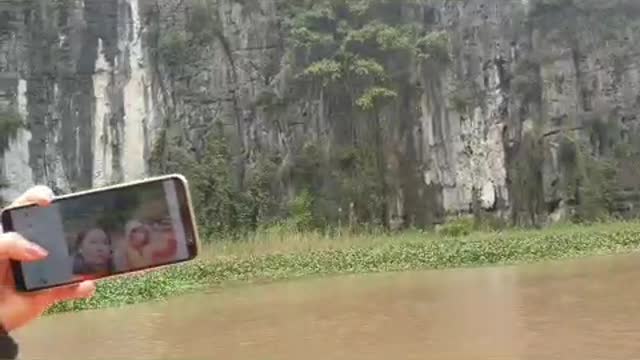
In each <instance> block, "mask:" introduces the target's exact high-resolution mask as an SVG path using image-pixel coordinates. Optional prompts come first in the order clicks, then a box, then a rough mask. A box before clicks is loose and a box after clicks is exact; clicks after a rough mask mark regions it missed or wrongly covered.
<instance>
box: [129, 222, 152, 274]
mask: <svg viewBox="0 0 640 360" xmlns="http://www.w3.org/2000/svg"><path fill="white" fill-rule="evenodd" d="M124 241H125V247H126V250H125V256H126V266H127V268H128V269H130V270H131V269H144V268H147V267H149V266H151V265H152V253H151V247H150V245H151V229H150V228H149V226H147V225H146V224H144V223H142V222H141V221H139V220H131V221H129V222H128V223H127V225H126V228H125V239H124Z"/></svg>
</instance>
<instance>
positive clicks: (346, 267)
mask: <svg viewBox="0 0 640 360" xmlns="http://www.w3.org/2000/svg"><path fill="white" fill-rule="evenodd" d="M301 236H302V237H303V238H304V236H305V235H304V234H302V235H300V234H298V233H292V232H289V233H287V234H285V235H284V236H283V237H279V238H278V240H277V242H278V244H282V243H300V242H303V241H304V239H301ZM347 236H348V235H347ZM333 240H334V241H333V243H334V244H340V243H341V242H345V241H344V240H342V241H341V239H333ZM307 243H308V244H310V247H309V248H307V249H306V250H305V251H288V252H281V251H272V252H270V253H266V254H262V255H257V256H256V255H253V254H248V253H242V254H241V255H239V256H224V257H222V256H220V257H214V258H213V259H209V260H201V261H198V262H195V263H191V264H187V265H184V266H180V267H174V268H170V269H166V270H162V271H158V272H153V273H147V274H144V275H136V276H130V277H126V278H119V279H113V280H109V281H104V282H101V283H100V284H99V285H98V291H97V293H96V295H95V296H94V297H93V298H91V299H89V300H81V301H74V302H64V303H60V304H57V305H55V306H54V307H53V308H51V309H50V310H49V311H48V314H55V313H62V312H69V311H82V310H89V309H100V308H108V307H114V306H121V305H127V304H135V303H141V302H146V301H152V300H161V299H165V298H167V297H169V296H174V295H179V294H184V293H188V292H194V291H201V290H203V289H207V288H211V287H214V286H226V285H230V284H234V283H238V282H240V283H255V282H256V281H276V280H285V279H294V278H300V277H309V276H317V275H335V274H353V273H360V274H364V273H375V272H389V271H409V270H426V269H443V268H454V267H463V266H483V265H498V264H515V263H524V262H533V261H543V260H557V259H568V258H576V257H581V256H587V255H594V254H616V253H624V252H630V251H634V250H636V249H637V248H638V246H640V226H639V225H638V224H621V223H614V224H610V225H597V226H590V227H589V226H587V227H585V226H573V227H562V228H557V229H550V230H544V231H515V232H514V231H512V232H502V233H487V234H479V233H474V234H471V235H470V236H462V237H457V238H451V237H434V236H430V235H429V234H425V233H420V232H407V233H402V234H394V235H371V236H367V237H363V238H358V239H354V240H353V242H352V244H354V245H351V246H346V245H345V246H340V247H338V246H331V247H328V248H320V247H319V246H313V245H312V244H314V243H315V244H317V243H318V242H317V241H308V242H307ZM348 243H349V242H347V244H348Z"/></svg>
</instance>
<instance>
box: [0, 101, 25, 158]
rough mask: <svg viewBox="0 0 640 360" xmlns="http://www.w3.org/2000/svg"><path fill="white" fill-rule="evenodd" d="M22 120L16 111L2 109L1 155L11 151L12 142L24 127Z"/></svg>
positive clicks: (0, 124)
mask: <svg viewBox="0 0 640 360" xmlns="http://www.w3.org/2000/svg"><path fill="white" fill-rule="evenodd" d="M23 126H24V125H23V123H22V118H21V117H20V115H19V114H18V113H16V112H14V111H11V110H7V109H0V153H4V152H5V151H7V150H8V149H9V146H10V144H11V141H12V140H13V139H15V137H16V136H17V135H18V131H19V130H20V129H21V128H22V127H23Z"/></svg>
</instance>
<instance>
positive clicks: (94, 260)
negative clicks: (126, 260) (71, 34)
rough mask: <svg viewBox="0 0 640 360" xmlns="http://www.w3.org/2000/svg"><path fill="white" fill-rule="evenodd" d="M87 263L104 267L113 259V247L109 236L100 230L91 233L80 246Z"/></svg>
mask: <svg viewBox="0 0 640 360" xmlns="http://www.w3.org/2000/svg"><path fill="white" fill-rule="evenodd" d="M80 251H81V252H82V256H83V257H84V259H85V261H87V262H88V263H91V264H96V265H104V264H107V263H108V262H109V260H110V259H111V247H110V245H109V239H108V237H107V234H105V232H104V231H102V230H100V229H94V230H91V231H89V232H88V233H87V234H86V235H85V237H84V241H83V242H82V244H81V245H80Z"/></svg>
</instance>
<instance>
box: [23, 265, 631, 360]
mask: <svg viewBox="0 0 640 360" xmlns="http://www.w3.org/2000/svg"><path fill="white" fill-rule="evenodd" d="M17 339H18V340H19V341H20V343H21V347H22V355H23V356H22V357H21V358H22V359H47V360H55V359H65V360H70V359H84V360H98V359H100V360H102V359H105V360H106V359H163V360H165V359H166V360H170V359H237V360H269V359H282V360H288V359H292V360H293V359H295V360H301V359H304V360H316V359H317V360H329V359H332V360H333V359H353V360H355V359H367V360H377V359H380V360H382V359H384V360H388V359H451V360H461V359H580V360H586V359H607V360H613V359H640V256H639V255H632V256H617V257H602V258H590V259H582V260H577V261H568V262H561V263H553V264H538V265H527V266H516V267H504V268H502V267H501V268H483V269H465V270H451V271H433V272H420V273H400V274H383V275H366V276H347V277H332V278H325V279H315V280H303V281H294V282H286V283H278V284H270V285H261V286H251V287H240V288H233V289H219V290H215V291H212V292H210V293H207V294H199V295H195V296H185V297H179V298H173V299H171V300H169V301H168V302H163V303H155V304H143V305H139V306H132V307H126V308H121V309H112V310H101V311H93V312H86V313H79V314H65V315H60V316H54V317H48V318H44V319H42V320H41V321H39V322H37V323H35V324H34V325H33V326H31V327H29V328H27V329H24V330H22V331H21V332H19V333H17Z"/></svg>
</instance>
